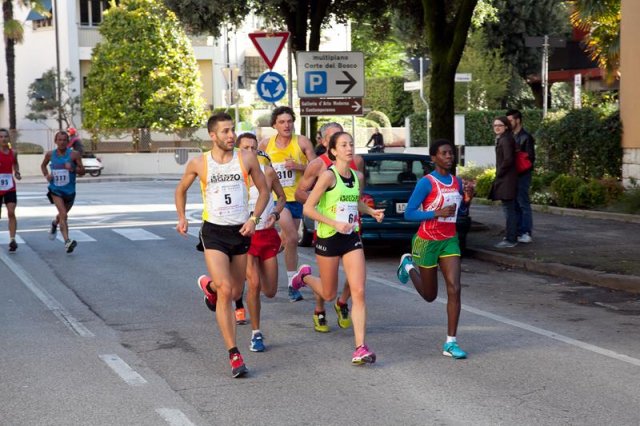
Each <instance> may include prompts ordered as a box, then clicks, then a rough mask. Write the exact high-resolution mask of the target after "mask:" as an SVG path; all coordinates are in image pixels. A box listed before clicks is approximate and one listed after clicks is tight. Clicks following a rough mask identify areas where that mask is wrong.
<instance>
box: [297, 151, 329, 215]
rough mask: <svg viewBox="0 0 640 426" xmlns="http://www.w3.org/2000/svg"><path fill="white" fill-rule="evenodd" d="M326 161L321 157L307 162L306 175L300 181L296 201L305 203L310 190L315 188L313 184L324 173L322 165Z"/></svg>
mask: <svg viewBox="0 0 640 426" xmlns="http://www.w3.org/2000/svg"><path fill="white" fill-rule="evenodd" d="M323 164H324V163H323V162H322V160H320V159H317V158H316V159H315V160H313V161H311V162H310V163H309V164H307V168H306V169H305V170H304V175H303V176H302V178H301V179H300V181H299V182H298V186H297V188H296V194H295V197H296V201H297V202H299V203H302V204H304V203H305V202H306V201H307V198H309V192H310V191H311V189H312V188H313V184H314V183H316V180H317V179H318V175H320V173H322V165H323Z"/></svg>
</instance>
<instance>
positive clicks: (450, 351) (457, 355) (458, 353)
mask: <svg viewBox="0 0 640 426" xmlns="http://www.w3.org/2000/svg"><path fill="white" fill-rule="evenodd" d="M442 355H444V356H450V357H451V358H453V359H464V358H466V357H467V353H466V352H465V351H463V350H462V349H460V346H458V343H457V342H449V343H445V344H444V345H442Z"/></svg>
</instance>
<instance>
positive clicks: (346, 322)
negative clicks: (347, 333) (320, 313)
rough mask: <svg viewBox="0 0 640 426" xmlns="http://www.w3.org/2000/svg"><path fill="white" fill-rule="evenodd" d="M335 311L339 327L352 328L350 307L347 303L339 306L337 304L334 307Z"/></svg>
mask: <svg viewBox="0 0 640 426" xmlns="http://www.w3.org/2000/svg"><path fill="white" fill-rule="evenodd" d="M333 309H335V310H336V314H338V327H340V328H349V327H351V317H349V305H347V304H346V303H345V304H344V305H338V304H337V303H335V304H334V305H333Z"/></svg>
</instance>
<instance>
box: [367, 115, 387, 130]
mask: <svg viewBox="0 0 640 426" xmlns="http://www.w3.org/2000/svg"><path fill="white" fill-rule="evenodd" d="M364 118H366V119H367V120H371V121H373V122H375V123H376V124H377V125H378V127H383V128H384V127H391V121H389V117H387V115H386V114H385V113H384V112H382V111H371V112H370V113H369V114H367V115H366V116H365V117H364Z"/></svg>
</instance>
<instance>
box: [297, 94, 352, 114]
mask: <svg viewBox="0 0 640 426" xmlns="http://www.w3.org/2000/svg"><path fill="white" fill-rule="evenodd" d="M363 114H364V108H363V107H362V98H340V99H329V98H301V99H300V115H312V116H319V115H363Z"/></svg>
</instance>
